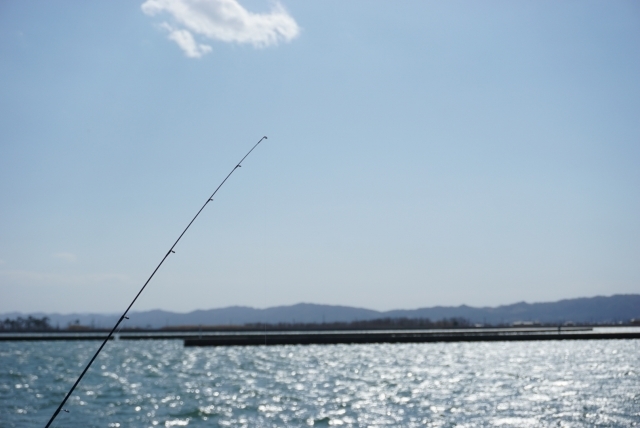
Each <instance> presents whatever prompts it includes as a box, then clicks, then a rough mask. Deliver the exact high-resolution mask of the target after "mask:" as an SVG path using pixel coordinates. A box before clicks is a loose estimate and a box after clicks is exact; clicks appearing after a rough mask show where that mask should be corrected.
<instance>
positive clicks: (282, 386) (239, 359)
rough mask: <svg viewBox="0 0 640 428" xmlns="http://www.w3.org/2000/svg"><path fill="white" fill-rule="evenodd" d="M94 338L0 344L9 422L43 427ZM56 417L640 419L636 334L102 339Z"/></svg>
mask: <svg viewBox="0 0 640 428" xmlns="http://www.w3.org/2000/svg"><path fill="white" fill-rule="evenodd" d="M97 346H98V343H97V342H22V343H20V342H1V343H0V426H2V427H27V426H28V427H32V426H36V427H37V426H44V425H45V424H46V422H47V421H48V420H49V418H50V416H51V414H52V413H53V411H54V410H55V408H56V407H57V405H58V404H59V402H60V400H61V399H62V398H63V396H64V394H65V393H66V391H67V389H68V388H69V387H70V386H71V385H72V383H73V382H74V381H75V379H76V378H77V376H78V375H79V373H80V372H81V370H82V368H83V367H84V364H85V363H86V362H87V361H88V359H89V358H90V357H91V355H92V354H93V352H95V350H96V349H97ZM66 409H67V410H68V411H69V412H68V413H66V412H61V413H60V415H59V416H58V418H57V419H56V422H55V424H54V426H56V427H154V426H158V427H174V426H189V427H194V426H207V427H210V426H213V427H215V426H231V427H243V426H246V427H281V426H344V427H376V426H394V427H418V426H421V427H422V426H430V427H454V426H456V427H486V426H498V427H538V426H543V427H544V426H548V427H592V426H603V427H632V426H640V341H639V340H601V341H566V342H564V341H558V342H555V341H549V342H502V343H500V342H496V343H428V344H377V345H329V346H274V347H229V348H183V346H182V342H181V341H155V340H149V341H124V340H123V341H116V342H112V343H110V344H108V345H107V347H106V348H105V350H104V351H103V353H102V354H101V355H100V357H99V358H98V360H96V362H95V363H94V365H93V366H92V369H91V370H90V371H89V373H88V374H87V376H85V378H84V379H83V381H82V383H81V384H80V385H79V387H78V388H77V389H76V391H75V393H74V395H73V396H72V398H71V399H70V401H69V402H68V404H67V406H66Z"/></svg>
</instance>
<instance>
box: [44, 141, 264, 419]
mask: <svg viewBox="0 0 640 428" xmlns="http://www.w3.org/2000/svg"><path fill="white" fill-rule="evenodd" d="M266 139H267V137H266V136H264V137H262V138H260V140H259V141H258V142H257V143H256V144H255V145H254V146H253V147H252V148H251V150H249V151H248V152H247V154H246V155H244V157H243V158H242V159H240V162H238V163H237V164H236V166H235V167H233V169H232V170H231V172H230V173H229V174H227V176H226V177H225V179H224V180H222V183H220V184H219V185H218V187H216V190H214V191H213V193H212V194H211V196H209V198H208V199H207V201H206V202H205V203H204V205H202V208H200V210H199V211H198V212H197V213H196V215H195V216H194V217H193V219H191V221H190V222H189V224H188V225H187V227H185V229H184V230H183V231H182V233H181V234H180V236H178V239H176V242H174V243H173V245H172V246H171V248H169V251H167V254H165V255H164V257H163V258H162V260H161V261H160V263H159V264H158V266H156V268H155V269H154V270H153V272H152V273H151V276H149V279H147V281H146V282H145V283H144V285H143V286H142V288H141V289H140V291H138V294H136V297H134V298H133V300H132V301H131V303H130V304H129V306H128V307H127V309H126V310H125V311H124V313H123V314H122V316H121V317H120V318H119V319H118V322H116V325H114V326H113V328H112V329H111V331H110V332H109V335H108V336H107V337H106V338H105V339H104V341H103V342H102V345H100V347H99V348H98V350H97V351H96V353H95V355H94V356H93V358H91V360H90V361H89V364H87V366H86V367H85V368H84V370H83V371H82V373H81V374H80V376H79V377H78V380H76V382H75V383H74V384H73V386H72V387H71V389H70V390H69V392H67V395H65V397H64V400H62V402H61V403H60V405H59V406H58V408H57V409H56V411H55V412H54V413H53V416H51V419H49V422H47V425H45V428H49V427H50V426H51V423H52V422H53V421H54V420H55V419H56V417H57V416H58V414H59V413H60V411H61V410H62V408H63V406H64V405H65V403H66V402H67V400H68V399H69V397H71V394H72V393H73V391H74V390H75V389H76V386H78V384H79V383H80V381H81V380H82V378H83V377H84V375H85V374H86V373H87V371H88V370H89V367H91V364H93V362H94V361H95V359H96V358H97V357H98V354H100V351H102V348H104V346H105V345H106V344H107V342H108V341H109V340H110V339H111V337H113V334H114V332H115V331H116V330H117V329H118V327H119V326H120V324H121V323H122V321H123V320H125V319H128V318H127V313H129V310H130V309H131V307H132V306H133V304H134V303H135V302H136V300H138V297H140V294H142V292H143V291H144V289H145V288H146V287H147V284H149V282H150V281H151V279H152V278H153V277H154V275H155V274H156V272H158V269H160V266H162V264H163V263H164V261H165V260H166V259H167V258H168V257H169V256H170V255H171V254H174V253H175V251H174V248H175V247H176V245H178V242H180V239H182V237H183V236H184V234H185V233H186V232H187V230H189V228H190V227H191V225H192V224H193V222H194V221H196V219H197V218H198V216H199V215H200V213H201V212H202V211H203V210H204V209H205V207H206V206H207V205H208V204H209V202H212V201H213V197H214V196H215V194H216V193H218V190H220V188H221V187H222V185H223V184H224V183H225V182H226V181H227V180H228V179H229V177H231V174H233V173H234V172H235V170H236V169H238V168H240V166H241V164H242V162H243V161H244V160H245V159H246V158H247V156H249V155H250V154H251V152H252V151H253V150H254V149H255V148H256V147H258V144H260V143H261V142H262V140H266Z"/></svg>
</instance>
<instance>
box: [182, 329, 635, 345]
mask: <svg viewBox="0 0 640 428" xmlns="http://www.w3.org/2000/svg"><path fill="white" fill-rule="evenodd" d="M603 339H640V332H594V331H593V330H592V329H590V328H585V329H572V330H569V331H567V330H564V331H563V330H558V329H548V330H524V331H523V330H515V331H514V330H511V329H504V330H497V329H494V330H491V331H468V330H466V331H446V332H433V331H428V332H416V331H393V332H388V331H383V332H375V331H361V332H291V333H262V334H260V333H252V334H234V335H211V336H203V337H192V338H185V339H184V346H259V345H267V346H268V345H332V344H367V343H428V342H497V341H531V340H603Z"/></svg>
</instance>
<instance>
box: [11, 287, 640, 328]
mask: <svg viewBox="0 0 640 428" xmlns="http://www.w3.org/2000/svg"><path fill="white" fill-rule="evenodd" d="M28 315H32V316H35V317H43V316H48V317H49V318H50V320H51V321H50V324H51V325H52V326H54V327H55V326H56V325H58V326H60V327H61V328H64V327H66V326H67V325H68V324H70V323H74V322H75V321H76V320H78V321H79V322H80V324H82V325H86V326H94V327H111V326H113V325H114V323H115V322H116V320H117V317H118V315H104V314H86V313H85V314H68V315H61V314H45V313H31V314H22V313H17V312H13V313H5V314H0V319H5V318H15V317H17V316H23V317H25V316H28ZM387 317H389V318H401V317H405V318H429V319H431V320H432V321H438V320H441V319H444V318H454V317H455V318H465V319H467V320H469V321H471V322H472V323H482V324H499V323H509V324H510V323H514V322H518V321H533V322H543V323H564V322H567V321H572V322H576V323H586V322H590V323H611V322H619V321H628V320H630V319H633V318H635V319H640V295H639V294H625V295H614V296H610V297H602V296H598V297H588V298H579V299H566V300H560V301H557V302H548V303H525V302H520V303H515V304H512V305H504V306H497V307H494V308H491V307H483V308H475V307H471V306H466V305H462V306H455V307H453V306H435V307H431V308H420V309H407V310H392V311H375V310H371V309H363V308H354V307H350V306H333V305H316V304H311V303H299V304H297V305H291V306H275V307H272V308H266V309H255V308H250V307H246V306H230V307H227V308H219V309H209V310H198V311H193V312H189V313H184V314H182V313H175V312H168V311H162V310H153V311H144V312H132V313H130V314H129V318H130V319H129V320H128V321H127V322H126V327H150V328H161V327H166V326H180V325H191V326H195V325H242V324H247V323H264V322H266V323H281V322H282V323H322V322H350V321H356V320H371V319H376V318H387Z"/></svg>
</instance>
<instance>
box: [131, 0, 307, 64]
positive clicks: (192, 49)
mask: <svg viewBox="0 0 640 428" xmlns="http://www.w3.org/2000/svg"><path fill="white" fill-rule="evenodd" d="M142 11H143V12H144V13H145V14H147V15H149V16H155V15H158V14H161V13H164V12H166V13H169V14H170V15H171V16H172V17H173V19H174V21H175V24H174V25H172V24H169V23H167V22H163V23H162V25H161V27H162V28H164V29H165V30H167V31H168V32H169V39H171V40H173V41H174V42H176V43H177V44H178V46H180V48H181V49H182V50H183V51H184V53H185V54H186V55H187V56H188V57H191V58H199V57H201V56H202V55H204V54H206V53H208V52H210V51H211V46H209V45H206V44H201V43H198V42H196V40H195V37H194V34H195V35H197V36H199V37H204V38H207V39H210V40H218V41H222V42H227V43H242V44H250V45H252V46H254V47H256V48H264V47H268V46H275V45H277V44H278V43H280V42H283V41H284V42H289V41H291V40H293V39H294V38H295V37H297V36H298V34H299V33H300V27H298V24H297V23H296V21H295V20H294V19H293V18H292V17H291V16H290V15H289V14H288V13H287V11H286V10H285V9H284V7H282V5H280V4H279V3H275V4H274V6H273V7H272V9H271V11H270V12H269V13H252V12H249V11H248V10H246V9H245V8H244V7H242V5H240V4H239V3H238V2H237V0H147V1H145V2H144V3H143V4H142Z"/></svg>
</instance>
